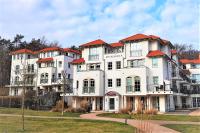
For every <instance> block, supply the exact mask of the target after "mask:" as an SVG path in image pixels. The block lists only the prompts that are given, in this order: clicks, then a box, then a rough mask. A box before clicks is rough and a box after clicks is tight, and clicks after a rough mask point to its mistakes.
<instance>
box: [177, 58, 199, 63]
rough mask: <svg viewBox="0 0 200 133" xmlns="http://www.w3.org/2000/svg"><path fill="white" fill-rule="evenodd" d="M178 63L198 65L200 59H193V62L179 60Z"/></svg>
mask: <svg viewBox="0 0 200 133" xmlns="http://www.w3.org/2000/svg"><path fill="white" fill-rule="evenodd" d="M180 62H181V63H182V64H200V59H193V60H189V59H181V60H180Z"/></svg>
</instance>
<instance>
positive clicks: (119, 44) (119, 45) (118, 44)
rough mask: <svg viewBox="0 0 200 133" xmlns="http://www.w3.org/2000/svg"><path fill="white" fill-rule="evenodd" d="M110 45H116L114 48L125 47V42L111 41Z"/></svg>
mask: <svg viewBox="0 0 200 133" xmlns="http://www.w3.org/2000/svg"><path fill="white" fill-rule="evenodd" d="M110 46H111V47H114V48H115V47H123V46H124V44H123V43H120V42H117V43H111V44H110Z"/></svg>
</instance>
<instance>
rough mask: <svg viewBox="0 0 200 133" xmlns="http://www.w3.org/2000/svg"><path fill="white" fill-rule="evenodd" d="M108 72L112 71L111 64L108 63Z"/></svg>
mask: <svg viewBox="0 0 200 133" xmlns="http://www.w3.org/2000/svg"><path fill="white" fill-rule="evenodd" d="M108 70H112V62H108Z"/></svg>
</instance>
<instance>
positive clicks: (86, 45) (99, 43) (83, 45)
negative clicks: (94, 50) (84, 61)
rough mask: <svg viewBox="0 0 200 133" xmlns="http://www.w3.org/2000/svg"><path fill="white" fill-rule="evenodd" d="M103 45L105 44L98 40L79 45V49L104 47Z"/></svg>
mask: <svg viewBox="0 0 200 133" xmlns="http://www.w3.org/2000/svg"><path fill="white" fill-rule="evenodd" d="M104 44H106V42H104V41H103V40H101V39H98V40H94V41H91V42H88V43H85V44H82V45H80V47H90V46H97V45H104Z"/></svg>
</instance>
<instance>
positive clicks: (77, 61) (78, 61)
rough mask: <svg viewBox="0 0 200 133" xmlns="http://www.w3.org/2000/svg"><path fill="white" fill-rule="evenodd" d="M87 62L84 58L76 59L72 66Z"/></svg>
mask: <svg viewBox="0 0 200 133" xmlns="http://www.w3.org/2000/svg"><path fill="white" fill-rule="evenodd" d="M84 62H85V60H84V58H80V59H75V60H73V61H72V64H81V63H84Z"/></svg>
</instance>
